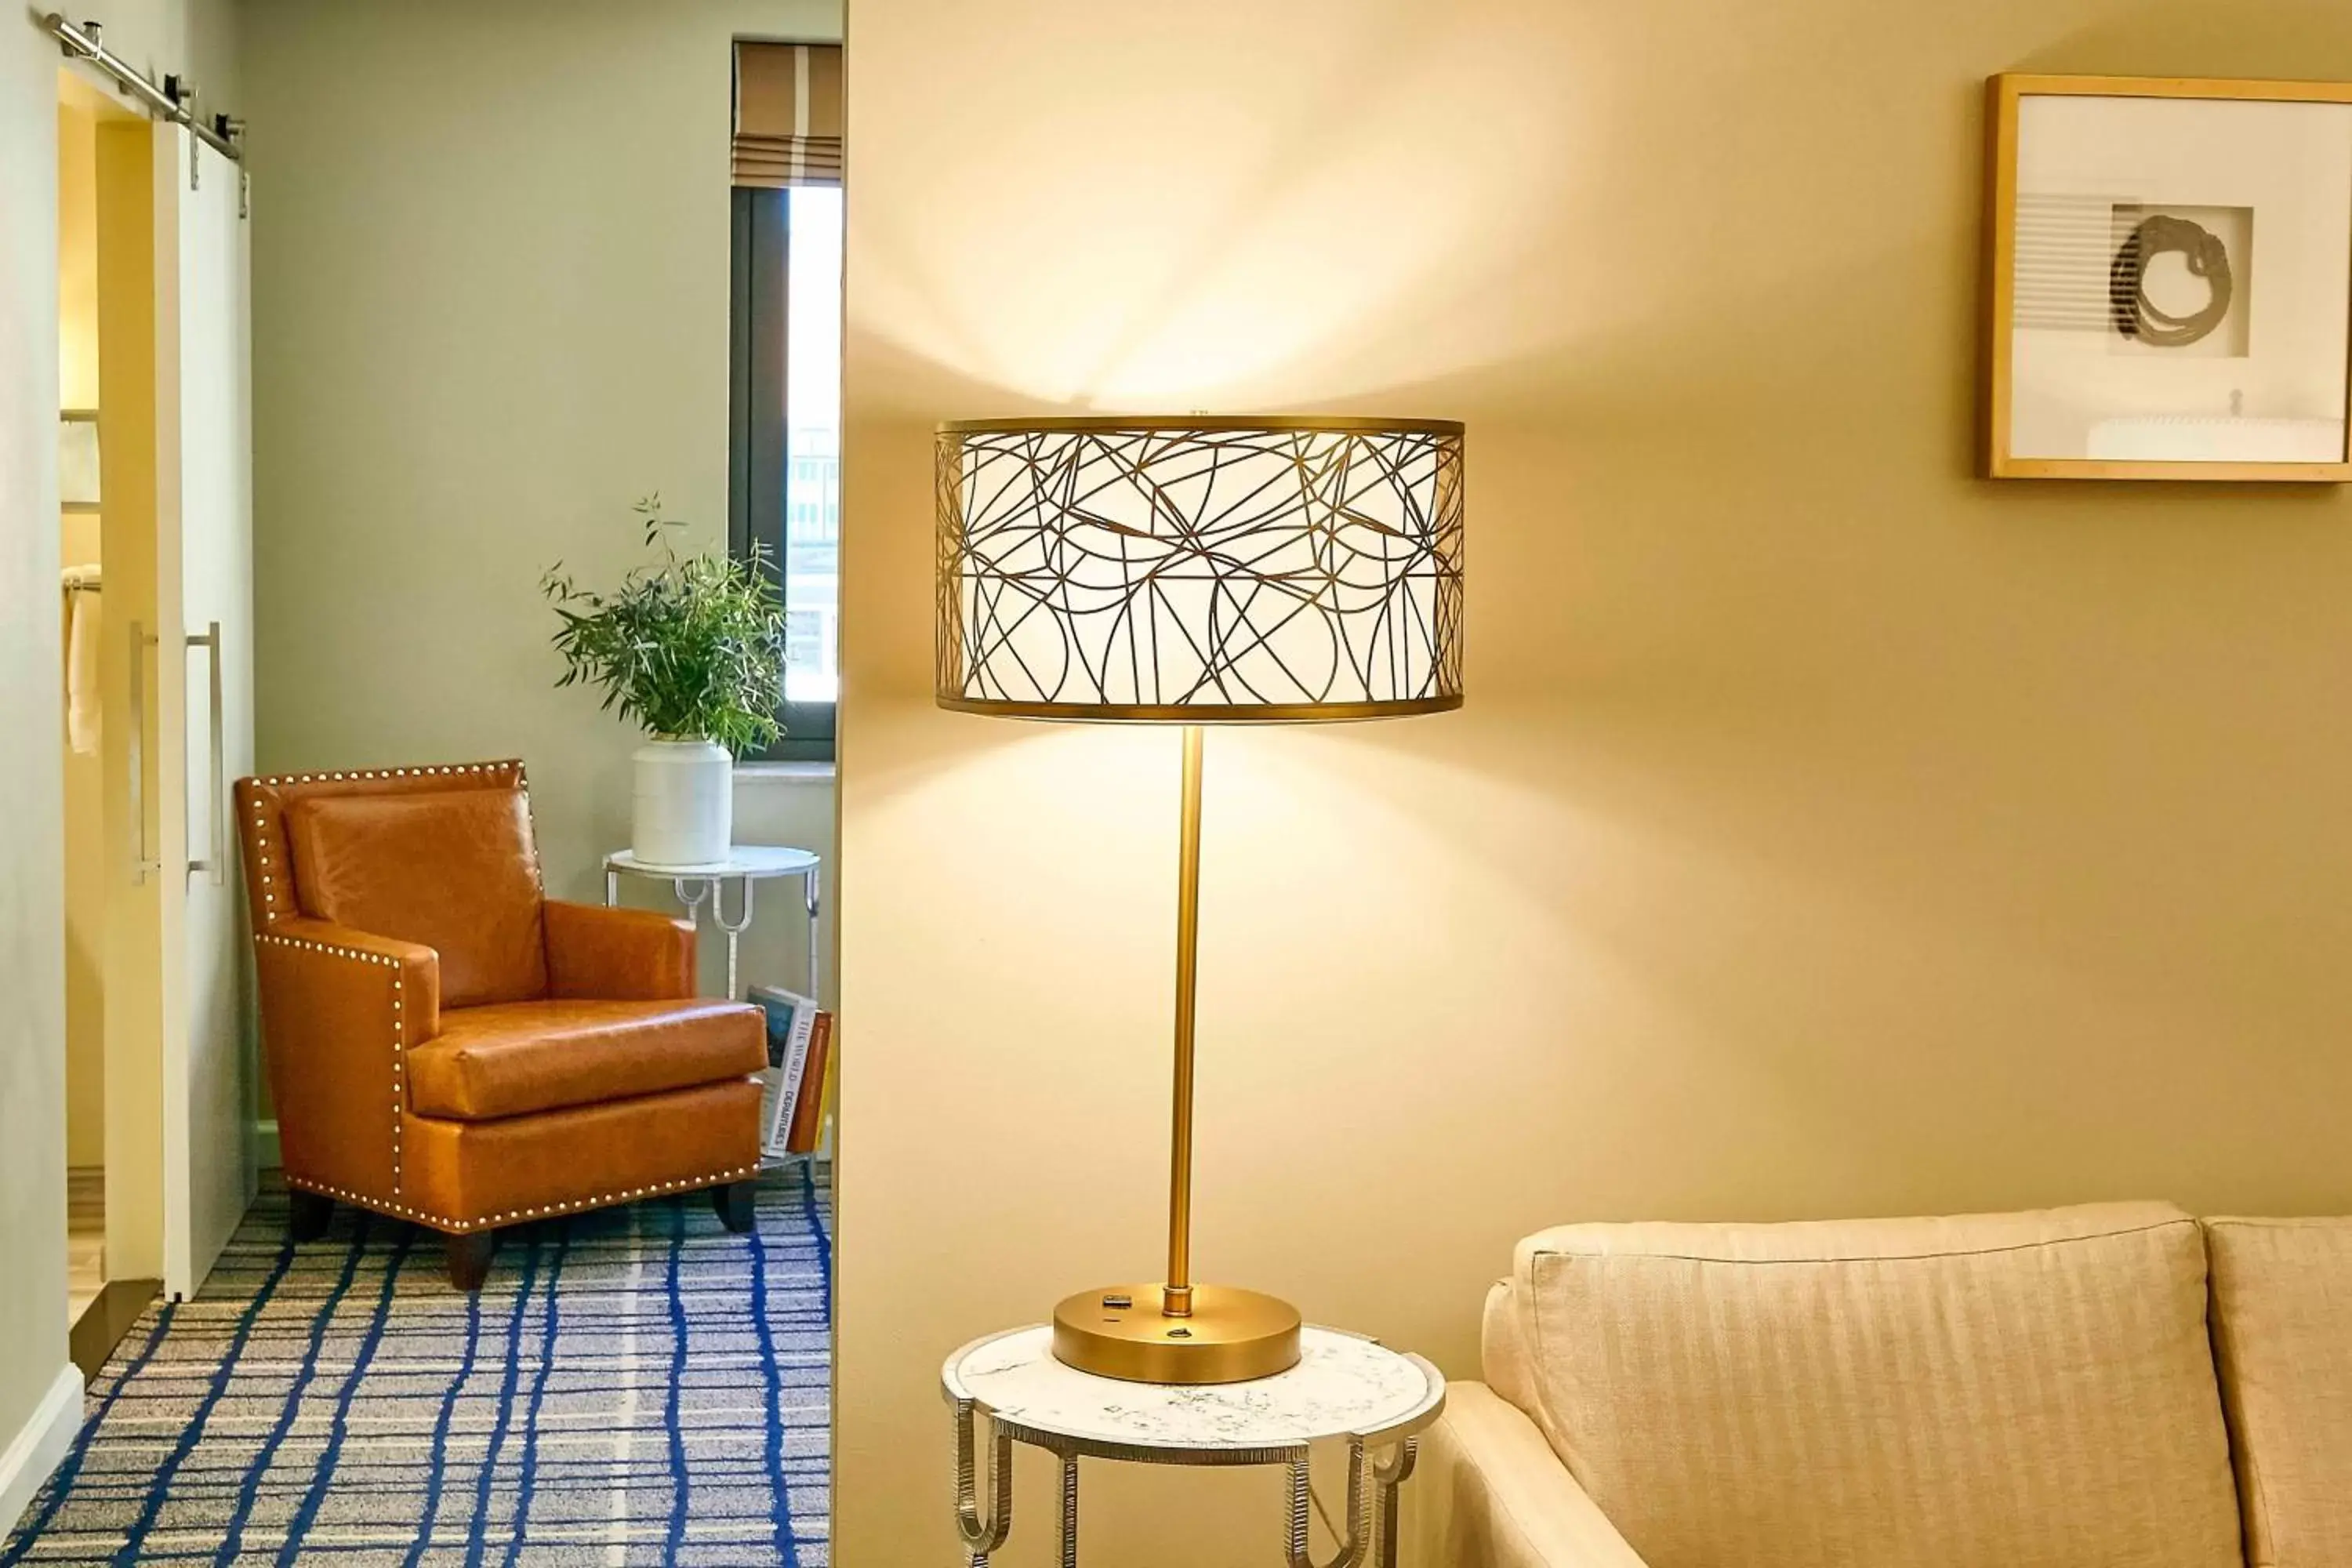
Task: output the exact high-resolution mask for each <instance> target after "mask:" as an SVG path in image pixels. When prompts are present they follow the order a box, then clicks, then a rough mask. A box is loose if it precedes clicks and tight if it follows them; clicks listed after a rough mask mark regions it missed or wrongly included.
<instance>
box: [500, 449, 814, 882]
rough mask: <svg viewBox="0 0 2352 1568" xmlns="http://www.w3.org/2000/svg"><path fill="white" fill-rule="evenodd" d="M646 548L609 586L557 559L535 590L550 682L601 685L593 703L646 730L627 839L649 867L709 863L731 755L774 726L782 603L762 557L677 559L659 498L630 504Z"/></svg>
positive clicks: (719, 840)
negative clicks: (541, 604)
mask: <svg viewBox="0 0 2352 1568" xmlns="http://www.w3.org/2000/svg"><path fill="white" fill-rule="evenodd" d="M635 510H636V513H637V515H638V516H639V517H641V518H642V519H644V521H645V544H646V549H647V550H648V551H654V552H656V556H655V558H654V559H653V560H652V561H649V562H647V563H646V564H644V565H642V566H639V567H637V568H635V570H633V571H631V572H630V573H629V574H627V575H626V576H625V577H624V578H622V579H621V585H620V586H619V587H618V588H616V589H614V591H613V592H612V593H609V594H598V593H591V592H588V591H585V590H583V589H582V588H580V587H579V586H578V585H577V584H574V583H573V581H572V576H571V574H569V573H567V572H565V571H564V569H563V563H562V562H558V563H556V564H555V565H554V566H552V567H551V568H550V569H549V570H548V572H547V574H546V575H545V577H544V578H542V579H541V584H540V587H541V592H543V593H544V594H545V595H547V599H548V602H549V603H550V604H551V605H554V607H555V613H556V615H557V616H558V617H559V618H560V619H561V620H562V626H560V627H558V628H557V630H556V633H555V637H554V639H553V640H554V643H555V649H556V651H557V652H558V653H560V654H562V656H563V677H562V679H560V680H558V681H557V682H556V683H555V684H556V685H558V686H559V687H562V686H572V685H574V684H582V683H584V684H587V685H591V686H597V687H602V688H603V689H604V709H605V710H606V711H608V712H610V711H617V712H618V713H619V714H620V716H621V717H622V718H624V719H626V720H629V721H633V722H635V724H637V725H638V726H639V727H640V728H642V729H643V730H645V731H646V737H647V738H646V743H645V744H644V745H642V746H640V747H638V748H637V750H636V752H635V755H634V757H633V758H632V762H633V764H634V766H635V799H634V806H635V811H634V816H633V822H632V832H631V847H633V848H634V849H635V852H636V857H637V858H638V859H639V860H640V861H642V862H644V863H645V864H646V865H648V866H661V867H690V866H709V865H714V864H716V863H718V862H719V861H722V860H724V859H726V858H727V852H728V846H729V845H730V843H731V842H732V841H733V837H734V818H735V789H734V765H735V758H736V757H737V756H738V755H739V754H740V753H741V752H745V751H748V750H751V749H752V748H754V747H759V746H764V745H766V744H768V743H769V742H772V741H773V740H774V739H775V738H776V737H777V736H778V735H780V734H782V726H781V725H779V724H778V723H777V721H776V716H775V715H776V709H777V706H778V704H779V703H780V702H781V701H782V698H783V683H784V609H783V605H782V603H780V602H779V600H778V597H777V594H776V589H775V584H774V581H773V578H772V574H771V573H770V572H769V570H768V567H767V559H766V557H765V555H764V554H763V553H761V552H758V551H756V550H755V551H754V552H753V554H752V556H751V559H750V560H745V561H739V560H736V559H734V558H733V557H731V556H730V555H726V554H723V553H721V554H698V555H680V554H679V553H678V552H677V546H676V545H675V543H674V542H673V540H674V539H675V536H676V532H677V529H678V528H679V527H681V526H682V524H680V523H679V522H678V521H677V519H675V518H671V517H667V516H665V515H664V514H663V512H662V505H661V498H660V497H659V496H654V497H650V498H648V499H647V500H642V501H639V502H638V503H637V505H636V508H635Z"/></svg>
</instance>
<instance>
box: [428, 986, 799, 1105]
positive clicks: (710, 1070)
mask: <svg viewBox="0 0 2352 1568" xmlns="http://www.w3.org/2000/svg"><path fill="white" fill-rule="evenodd" d="M767 1065H768V1047H767V1043H766V1037H765V1036H764V1034H763V1032H762V1028H761V1012H760V1010H759V1009H758V1008H757V1007H750V1006H746V1005H743V1004H741V1003H740V1002H701V1001H697V1002H675V1001H672V1002H507V1003H500V1004H498V1005H493V1006H488V1007H467V1008H465V1009H462V1010H460V1011H457V1012H447V1011H445V1012H443V1013H442V1015H441V1033H440V1034H439V1035H438V1036H436V1037H435V1038H434V1039H432V1040H431V1041H429V1042H427V1043H426V1044H425V1045H422V1046H417V1047H414V1048H412V1049H411V1050H410V1051H409V1053H408V1098H409V1105H410V1108H411V1109H413V1110H415V1112H416V1113H417V1114H418V1115H419V1116H437V1117H444V1118H446V1119H448V1120H450V1121H493V1120H495V1119H497V1118H499V1117H503V1116H528V1115H530V1113H531V1112H533V1111H540V1110H561V1109H562V1108H563V1107H565V1106H572V1105H594V1104H597V1103H599V1102H601V1101H604V1100H627V1099H630V1098H632V1097H634V1096H636V1095H641V1094H660V1093H662V1092H663V1091H665V1090H667V1089H691V1088H693V1087H695V1086H696V1085H698V1084H705V1083H717V1082H719V1081H720V1080H722V1079H730V1078H748V1077H750V1076H751V1074H753V1073H755V1072H758V1071H759V1070H761V1068H764V1067H766V1066H767Z"/></svg>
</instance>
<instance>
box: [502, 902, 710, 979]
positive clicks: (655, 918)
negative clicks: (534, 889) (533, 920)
mask: <svg viewBox="0 0 2352 1568" xmlns="http://www.w3.org/2000/svg"><path fill="white" fill-rule="evenodd" d="M546 910H547V917H546V918H547V994H549V995H551V996H556V997H577V998H581V999H583V1000H592V1001H599V1002H684V1001H688V1000H690V999H691V998H692V997H693V995H694V994H695V979H694V928H693V927H692V926H690V925H688V924H687V922H686V921H681V920H672V919H671V918H670V917H669V916H667V915H665V914H656V912H654V911H653V910H621V909H607V908H606V907H604V905H602V904H569V903H565V902H563V901H562V900H559V899H550V900H547V905H546ZM730 1000H731V998H730Z"/></svg>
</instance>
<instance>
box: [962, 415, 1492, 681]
mask: <svg viewBox="0 0 2352 1568" xmlns="http://www.w3.org/2000/svg"><path fill="white" fill-rule="evenodd" d="M1462 478H1463V476H1462V426H1460V425H1459V424H1456V423H1454V422H1452V421H1449V420H1436V419H1341V418H1257V419H1225V418H1189V419H1177V418H1132V419H1129V418H1084V419H990V420H977V421H972V422H969V423H963V424H953V425H942V426H940V431H939V524H940V572H939V593H940V615H939V701H940V706H941V707H943V708H953V709H959V710H964V711H968V712H976V713H996V714H1003V715H1008V716H1012V717H1015V718H1037V719H1080V720H1083V719H1096V720H1130V721H1151V720H1158V721H1173V722H1179V723H1195V724H1197V723H1247V722H1284V721H1302V720H1331V719H1379V718H1395V717H1402V716H1404V715H1407V714H1412V713H1434V712H1439V711H1442V710H1446V709H1451V708H1458V707H1460V706H1461V705H1462V518H1463V499H1462Z"/></svg>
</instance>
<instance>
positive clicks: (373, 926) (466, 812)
mask: <svg viewBox="0 0 2352 1568" xmlns="http://www.w3.org/2000/svg"><path fill="white" fill-rule="evenodd" d="M286 833H287V837H288V838H289V840H290V841H291V844H292V848H293V856H294V890H295V895H296V898H297V899H298V900H299V903H300V906H301V910H302V912H303V913H304V914H307V915H310V916H312V917H313V918H315V919H318V920H322V921H333V922H334V923H336V924H337V925H342V926H349V927H351V928H352V930H354V931H368V932H371V933H373V935H376V936H389V937H397V938H398V939H400V940H401V941H403V942H423V943H424V944H425V946H427V947H429V948H431V949H433V950H434V951H435V952H437V953H439V954H440V955H441V1002H442V1005H444V1006H447V1007H472V1006H478V1005H481V1004H483V1003H488V1002H516V1001H521V1000H524V999H526V998H530V997H536V996H543V995H545V994H547V938H546V931H545V927H544V924H543V920H542V916H541V908H540V905H541V890H540V881H539V850H538V848H537V847H536V846H535V845H534V844H533V843H532V841H531V834H530V805H529V804H528V799H527V797H526V796H525V795H523V793H522V791H521V790H520V788H513V789H460V790H442V791H436V792H435V793H433V794H429V795H318V796H310V797H307V798H304V799H299V800H297V801H295V802H294V803H293V805H290V806H289V807H288V808H287V812H286Z"/></svg>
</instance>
